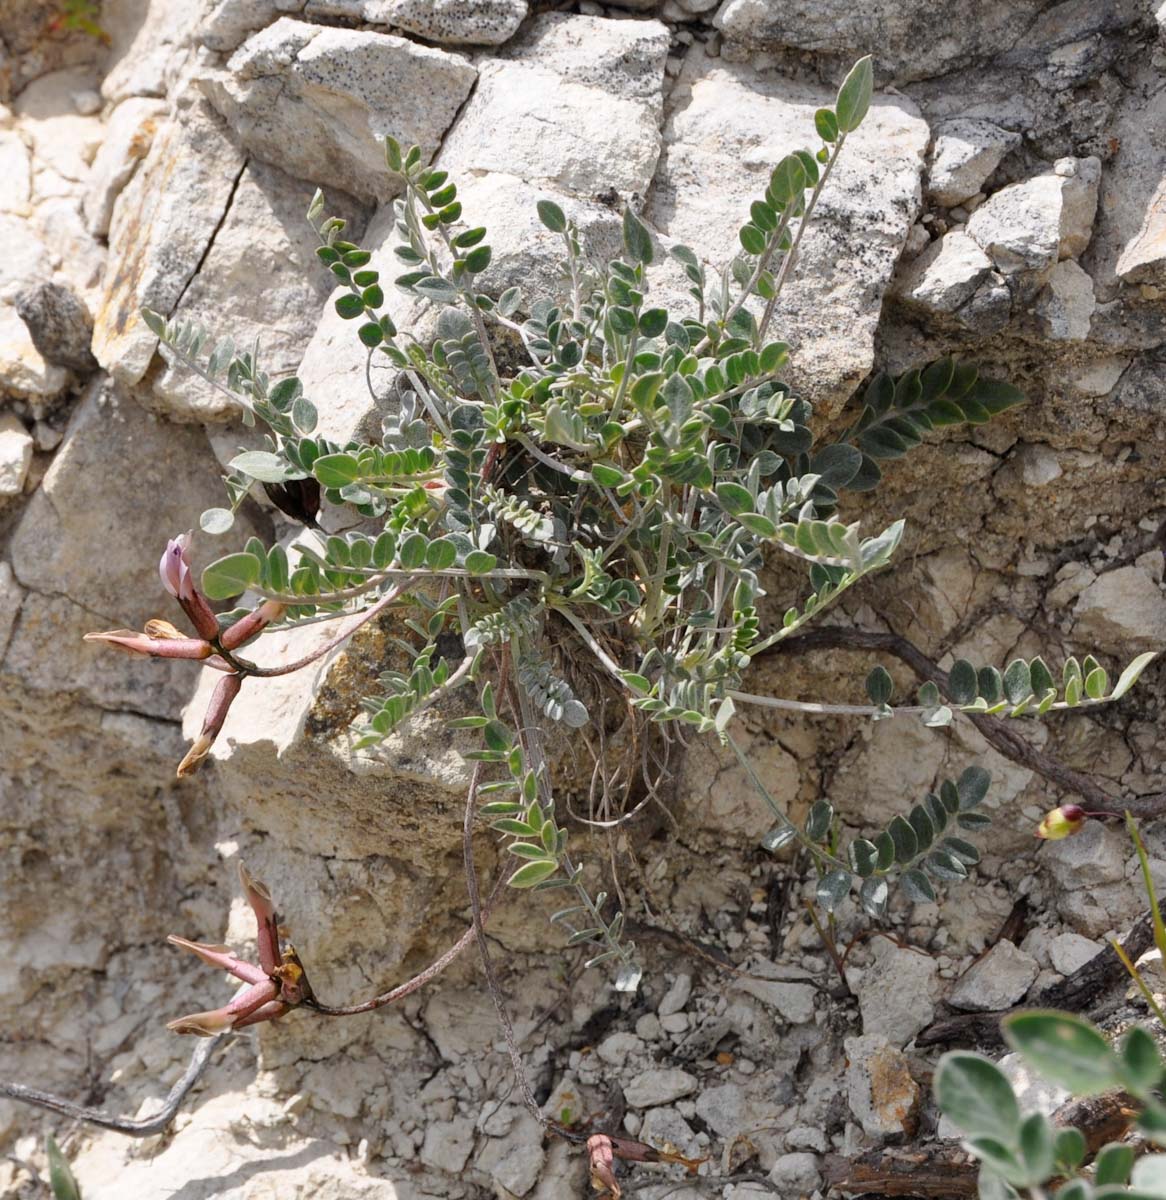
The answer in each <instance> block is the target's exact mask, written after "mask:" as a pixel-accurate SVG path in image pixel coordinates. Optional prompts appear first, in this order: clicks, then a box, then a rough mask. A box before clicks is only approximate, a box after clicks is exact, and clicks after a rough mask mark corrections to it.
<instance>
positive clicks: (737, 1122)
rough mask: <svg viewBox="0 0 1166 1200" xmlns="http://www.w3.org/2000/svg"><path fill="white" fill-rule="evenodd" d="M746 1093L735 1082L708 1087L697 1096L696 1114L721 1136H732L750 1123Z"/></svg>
mask: <svg viewBox="0 0 1166 1200" xmlns="http://www.w3.org/2000/svg"><path fill="white" fill-rule="evenodd" d="M748 1111H749V1106H748V1103H747V1101H746V1099H745V1093H744V1092H743V1091H742V1090H741V1088H740V1087H738V1086H737V1084H735V1083H722V1084H720V1085H719V1086H717V1087H706V1088H703V1089H702V1090H701V1093H700V1095H699V1096H698V1097H697V1098H696V1115H697V1116H698V1117H700V1119H701V1120H702V1121H703V1122H704V1123H705V1124H706V1125H707V1126H708V1127H709V1128H710V1129H711V1130H712V1131H713V1132H714V1133H717V1134H720V1136H721V1137H731V1136H732V1135H733V1134H735V1133H737V1132H739V1131H740V1130H741V1129H742V1128H743V1127H744V1126H745V1125H747V1124H748V1120H749V1117H748Z"/></svg>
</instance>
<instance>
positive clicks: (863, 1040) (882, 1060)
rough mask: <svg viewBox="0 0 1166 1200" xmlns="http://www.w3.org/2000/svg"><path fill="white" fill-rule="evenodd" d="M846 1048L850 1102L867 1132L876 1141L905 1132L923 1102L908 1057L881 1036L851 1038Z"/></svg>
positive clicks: (847, 1086) (851, 1109)
mask: <svg viewBox="0 0 1166 1200" xmlns="http://www.w3.org/2000/svg"><path fill="white" fill-rule="evenodd" d="M845 1045H846V1057H847V1059H848V1060H849V1062H848V1065H847V1068H846V1093H847V1101H848V1103H849V1105H850V1111H851V1112H852V1113H853V1114H854V1115H855V1117H856V1118H857V1119H858V1121H859V1123H860V1124H861V1125H862V1128H863V1132H864V1133H866V1134H867V1135H868V1136H870V1137H875V1138H883V1137H890V1136H892V1135H894V1134H900V1133H903V1132H904V1131H905V1130H907V1129H908V1128H909V1127H910V1126H911V1125H912V1123H913V1121H914V1118H915V1111H916V1108H917V1106H918V1103H919V1088H918V1085H917V1084H916V1083H915V1081H914V1080H913V1079H912V1078H911V1072H910V1070H909V1069H908V1066H907V1060H906V1058H904V1056H903V1054H902V1053H901V1052H900V1051H899V1050H896V1049H895V1047H894V1046H892V1045H891V1044H890V1043H889V1042H888V1041H887V1039H886V1038H884V1037H880V1036H878V1035H877V1034H873V1035H868V1036H863V1037H851V1038H847V1039H846V1042H845Z"/></svg>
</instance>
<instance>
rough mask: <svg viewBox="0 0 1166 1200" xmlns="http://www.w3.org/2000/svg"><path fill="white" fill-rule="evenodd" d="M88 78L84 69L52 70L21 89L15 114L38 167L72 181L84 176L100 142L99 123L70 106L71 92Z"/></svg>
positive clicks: (88, 75)
mask: <svg viewBox="0 0 1166 1200" xmlns="http://www.w3.org/2000/svg"><path fill="white" fill-rule="evenodd" d="M90 79H91V76H90V74H89V72H88V71H85V70H68V71H53V72H51V73H50V74H48V75H42V76H41V78H40V79H38V80H36V82H35V83H30V84H29V85H28V87H26V88H25V89H24V91H23V92H21V94H20V97H19V98H18V100H17V102H16V114H17V116H18V118H19V119H20V127H21V130H22V131H23V132H24V133H26V134H27V135H28V136H29V138H30V139H31V142H32V147H33V155H34V158H35V163H36V169H37V170H38V171H39V170H43V169H45V168H49V169H51V171H52V172H54V173H55V174H56V175H58V176H60V177H61V178H62V179H67V180H69V181H70V182H72V183H77V182H80V181H81V180H83V179H84V178H85V175H86V173H87V172H88V170H89V164H90V163H91V162H92V161H93V156H94V155H95V154H96V153H97V147H98V146H99V145H100V144H101V138H102V125H101V121H100V119H99V118H97V117H93V116H89V117H84V116H81V115H80V114H79V113H77V112H76V111H75V110H74V109H73V103H72V99H71V93H72V92H74V91H76V90H78V87H79V86H83V85H84V84H86V83H87V82H88V81H89V80H90Z"/></svg>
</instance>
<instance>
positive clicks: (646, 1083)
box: [623, 1067, 700, 1108]
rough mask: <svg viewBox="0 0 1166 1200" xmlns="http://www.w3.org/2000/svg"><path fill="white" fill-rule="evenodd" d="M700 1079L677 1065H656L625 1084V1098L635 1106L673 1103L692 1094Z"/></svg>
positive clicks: (645, 1106)
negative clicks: (676, 1066)
mask: <svg viewBox="0 0 1166 1200" xmlns="http://www.w3.org/2000/svg"><path fill="white" fill-rule="evenodd" d="M699 1086H700V1080H698V1079H697V1078H696V1076H695V1075H690V1074H689V1073H688V1072H687V1071H681V1070H679V1069H677V1068H675V1067H655V1068H653V1069H651V1070H649V1071H641V1072H640V1073H639V1074H638V1075H635V1076H633V1077H632V1078H631V1079H630V1080H629V1081H628V1082H627V1083H625V1084H624V1089H623V1094H624V1099H625V1100H626V1101H627V1102H628V1103H629V1104H630V1105H631V1106H632V1107H633V1108H655V1107H656V1106H657V1105H660V1104H671V1103H672V1102H673V1100H679V1099H680V1098H681V1096H691V1095H692V1093H693V1092H695V1091H696V1089H697V1088H698V1087H699Z"/></svg>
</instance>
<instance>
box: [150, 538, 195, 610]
mask: <svg viewBox="0 0 1166 1200" xmlns="http://www.w3.org/2000/svg"><path fill="white" fill-rule="evenodd" d="M192 532H193V531H192ZM190 538H191V533H182V534H179V535H178V537H176V538H171V539H170V540H169V541H168V542H167V543H166V549H165V550H164V551H163V552H162V558H161V561H160V562H159V563H158V574H159V576H161V579H162V586H163V587H164V588H165V589H166V590H167V591H168V592H169V593H170V595H172V596H173V597H174V598H175V600H180V601H181V600H189V599H191V598H192V597H193V596H194V579H193V578H192V576H191V574H190Z"/></svg>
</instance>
